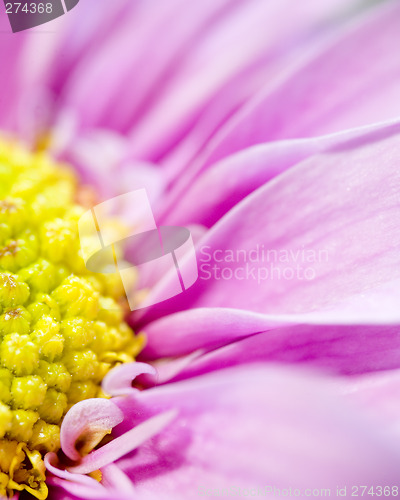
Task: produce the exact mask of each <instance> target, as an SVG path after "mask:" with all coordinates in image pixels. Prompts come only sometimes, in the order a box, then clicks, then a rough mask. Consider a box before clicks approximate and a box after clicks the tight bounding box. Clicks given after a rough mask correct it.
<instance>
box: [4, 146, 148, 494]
mask: <svg viewBox="0 0 400 500" xmlns="http://www.w3.org/2000/svg"><path fill="white" fill-rule="evenodd" d="M79 194H80V191H79V189H78V187H77V184H76V179H75V177H74V175H73V173H72V172H71V171H69V170H68V169H67V168H65V167H63V166H61V165H57V164H54V163H53V162H52V161H51V159H50V158H49V157H48V156H46V154H45V153H43V152H34V153H30V152H28V151H25V150H23V149H22V148H21V147H20V146H18V145H16V144H14V143H11V142H10V141H5V140H1V139H0V496H4V497H7V496H8V497H12V496H13V494H14V493H15V491H22V490H27V491H28V492H30V493H31V494H32V495H34V496H35V497H37V498H39V499H44V498H46V497H47V486H46V483H45V467H44V463H43V456H44V454H45V453H46V452H48V451H58V449H59V448H60V440H59V433H60V424H61V421H62V419H63V416H64V415H65V413H66V412H67V411H68V409H69V408H70V407H71V406H72V405H73V404H74V403H77V402H78V401H81V400H83V399H87V398H92V397H104V394H103V393H102V390H101V387H100V384H101V381H102V379H103V377H104V376H105V374H106V373H107V372H108V371H109V370H110V369H111V368H112V367H113V366H115V365H116V364H118V363H121V362H129V361H133V359H134V357H135V356H136V355H137V354H138V352H140V350H141V349H142V347H143V342H144V339H143V337H142V336H140V335H139V336H134V334H133V332H132V331H131V329H130V328H129V327H128V325H127V324H126V323H125V322H124V320H123V317H124V310H123V307H122V305H121V302H120V299H121V297H123V295H124V290H123V285H122V283H121V281H120V278H119V276H118V274H115V275H112V274H111V275H101V274H94V273H91V272H90V271H88V270H87V269H86V267H85V265H84V262H83V259H82V257H81V255H80V242H79V237H78V226H77V221H78V219H79V217H80V216H81V215H82V214H83V213H84V212H85V211H86V210H87V207H83V206H82V205H80V204H79V203H77V199H78V197H79Z"/></svg>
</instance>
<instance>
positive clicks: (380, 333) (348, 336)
mask: <svg viewBox="0 0 400 500" xmlns="http://www.w3.org/2000/svg"><path fill="white" fill-rule="evenodd" d="M399 333H400V329H399V326H397V325H396V326H383V325H382V326H372V325H369V326H367V325H362V326H360V325H357V326H355V325H352V326H344V325H336V326H334V325H332V326H329V325H323V326H318V325H297V326H289V327H284V328H276V329H273V330H269V331H266V332H261V333H257V334H253V335H249V336H248V337H246V338H244V339H241V340H238V341H236V342H232V343H230V344H229V345H225V346H223V347H221V348H219V349H214V350H212V351H210V352H208V353H205V354H203V355H199V356H196V357H194V358H193V359H192V360H191V363H190V364H186V366H184V367H183V369H182V370H181V371H180V372H178V373H176V374H174V373H173V372H172V375H173V377H171V378H172V379H173V380H181V379H184V378H188V377H197V376H199V375H202V374H205V373H209V372H211V371H215V370H221V369H222V368H226V367H230V366H238V365H241V364H242V365H243V364H244V365H248V364H249V363H256V362H260V363H261V362H263V363H271V362H280V363H288V364H289V363H290V364H294V363H296V364H298V365H306V366H312V367H318V368H321V369H323V370H324V371H325V372H328V373H334V374H342V375H343V374H344V375H357V374H363V373H366V372H375V371H378V370H391V369H394V368H399V367H400V335H399ZM178 360H179V358H178ZM178 360H174V361H172V362H171V361H170V362H168V361H167V360H166V361H165V365H166V366H164V370H165V371H166V372H168V364H169V363H171V364H172V366H174V365H175V364H176V363H178ZM164 381H165V380H163V381H162V382H164ZM162 382H161V383H162ZM147 385H154V382H153V381H148V382H147Z"/></svg>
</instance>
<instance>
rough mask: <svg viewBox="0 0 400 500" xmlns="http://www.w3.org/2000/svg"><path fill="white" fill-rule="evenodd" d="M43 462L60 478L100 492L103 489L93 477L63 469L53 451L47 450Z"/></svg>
mask: <svg viewBox="0 0 400 500" xmlns="http://www.w3.org/2000/svg"><path fill="white" fill-rule="evenodd" d="M44 463H45V465H46V468H47V470H48V471H49V472H51V473H52V474H53V475H54V476H56V477H58V478H60V479H66V480H68V481H71V482H73V483H74V484H75V485H77V486H78V485H79V486H83V487H85V488H88V489H91V490H93V491H94V492H100V491H102V490H104V487H103V486H102V485H101V484H100V483H98V482H97V481H96V480H95V479H93V478H92V477H89V476H85V475H84V474H72V473H71V472H68V471H67V470H65V469H61V468H60V467H59V465H60V462H59V460H58V458H57V455H56V454H55V453H53V452H49V453H47V454H46V456H45V457H44Z"/></svg>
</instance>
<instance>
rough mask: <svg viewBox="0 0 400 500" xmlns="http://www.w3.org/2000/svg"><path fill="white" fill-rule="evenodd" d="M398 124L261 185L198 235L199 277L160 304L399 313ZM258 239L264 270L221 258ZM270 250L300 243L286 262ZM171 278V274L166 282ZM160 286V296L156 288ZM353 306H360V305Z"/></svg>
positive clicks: (357, 319)
mask: <svg viewBox="0 0 400 500" xmlns="http://www.w3.org/2000/svg"><path fill="white" fill-rule="evenodd" d="M398 131H399V126H398V125H392V126H390V127H384V128H383V129H382V130H378V131H375V132H371V133H369V134H367V135H366V136H365V137H363V138H362V139H358V140H355V141H353V142H352V141H350V142H349V143H346V144H345V145H342V146H341V147H338V148H337V149H335V150H332V151H331V152H329V153H325V154H321V155H318V156H315V157H312V158H309V159H308V160H306V161H304V162H302V163H300V164H298V165H297V166H296V167H294V168H292V169H290V170H288V171H287V172H285V173H284V174H283V175H280V176H279V177H277V178H276V179H275V180H274V181H273V182H271V183H267V184H265V185H264V186H263V187H261V188H260V189H258V190H257V191H255V192H253V193H252V194H251V195H250V196H248V197H247V198H246V199H245V200H243V201H242V202H241V203H240V204H239V205H237V206H236V207H235V208H234V209H232V210H231V211H230V212H228V214H227V215H226V216H225V217H223V218H222V219H221V220H220V221H219V222H218V223H217V224H216V225H215V226H214V227H213V228H212V229H211V230H210V231H209V232H208V233H207V234H206V236H205V237H204V238H203V239H202V240H201V241H200V242H199V244H198V246H197V249H198V252H197V255H198V260H199V262H198V264H199V266H200V273H199V279H198V281H197V282H196V283H195V285H193V286H192V287H191V288H190V289H188V290H187V291H186V292H185V293H183V294H181V295H179V296H177V297H174V298H173V299H170V300H169V301H168V302H166V303H164V304H163V306H162V307H160V306H158V311H159V313H161V312H162V314H163V315H164V316H165V315H166V313H168V312H170V313H172V312H176V311H179V310H182V309H190V308H194V307H202V308H208V307H225V308H237V309H245V310H249V311H253V312H258V313H266V314H272V315H289V314H290V315H292V314H293V315H299V314H305V315H313V314H316V313H318V314H319V313H320V312H321V311H322V312H323V313H324V314H325V313H326V314H327V315H328V316H329V315H330V317H333V318H334V317H335V315H339V322H340V321H341V320H342V321H343V318H348V319H349V321H351V322H353V323H364V322H365V319H366V318H368V321H371V320H372V322H373V323H377V322H382V321H383V322H384V323H387V322H388V320H387V319H385V315H388V317H389V318H390V320H389V321H391V322H393V323H394V322H398V321H399V308H398V307H397V306H396V297H399V294H400V288H399V284H400V260H399V258H400V257H399V256H400V253H399V251H398V250H399V246H400V233H399V231H398V220H399V219H400V208H399V207H400V205H399V203H398V201H399V192H400V174H399V170H398V163H399V161H400V151H399V148H398V140H399V135H398ZM377 166H379V168H378V167H377ZM257 248H258V249H259V250H260V249H264V251H265V253H264V262H263V261H262V258H261V257H260V256H259V257H257V258H256V259H254V258H253V261H251V262H249V259H247V264H249V267H250V268H252V269H254V274H255V277H254V276H251V275H249V276H248V277H247V278H246V276H245V273H246V263H245V262H244V261H243V257H241V258H235V259H234V260H236V262H227V261H224V262H222V264H221V262H220V260H221V254H222V252H224V251H233V252H234V254H235V253H236V252H237V251H240V252H242V253H243V251H244V252H247V253H246V255H249V252H250V251H253V252H254V251H255V250H256V249H257ZM303 250H304V251H305V252H306V251H309V252H311V253H312V254H313V256H314V257H313V262H312V263H311V264H308V262H307V259H306V258H305V257H304V255H303V257H302V256H301V252H302V251H303ZM205 251H207V252H206V253H207V255H205ZM267 251H272V252H276V255H278V253H279V252H284V253H285V252H286V255H287V254H289V252H292V253H293V252H294V256H292V257H290V258H288V259H289V260H288V262H284V261H282V260H279V259H278V258H277V257H276V258H275V257H274V254H272V257H269V258H270V261H269V263H268V262H266V261H265V259H266V258H267V257H265V255H266V252H267ZM214 252H217V254H215V253H214ZM299 252H300V253H299ZM253 255H254V254H253ZM296 259H297V260H296ZM299 259H300V261H299ZM254 260H255V262H254ZM271 260H272V262H271ZM184 265H185V264H182V266H184ZM205 265H207V266H208V268H207V269H208V271H209V270H210V269H211V267H212V266H214V265H216V266H219V268H220V269H221V267H222V268H227V271H229V276H228V278H229V279H228V278H227V279H221V277H219V278H218V276H216V275H215V274H214V273H211V274H208V273H206V272H205V271H204V266H205ZM298 265H300V268H301V269H302V270H303V272H304V270H305V269H306V268H308V267H311V271H312V278H313V279H305V277H304V275H302V276H301V275H298V274H296V266H298ZM202 266H203V269H202ZM271 266H272V267H273V268H274V269H275V271H272V270H271ZM265 268H266V269H267V271H269V275H268V276H266V275H265V272H264V271H262V275H261V276H262V277H264V278H263V279H261V280H258V279H257V273H258V272H261V271H259V270H260V269H261V270H263V269H265ZM236 269H239V271H240V273H241V274H240V276H238V277H237V278H236V277H235V276H234V275H233V273H234V272H236ZM243 269H244V270H243ZM286 269H288V271H289V278H290V279H289V278H287V272H286V271H285V270H286ZM285 272H286V274H284V273H285ZM243 273H244V274H243ZM272 273H274V274H272ZM279 275H280V279H279ZM243 276H244V278H243ZM271 276H272V278H273V279H271ZM285 276H286V277H285ZM274 277H275V278H274ZM166 285H167V279H165V281H164V283H161V284H160V289H162V287H163V286H166ZM153 294H154V295H153V297H152V300H154V299H155V298H156V297H157V289H154V290H153ZM372 297H373V298H374V300H372ZM388 298H389V300H388ZM349 304H350V305H352V307H351V308H350V307H349ZM353 306H354V310H355V311H356V314H352V313H351V310H352V308H353ZM156 309H157V308H155V307H154V308H150V309H149V310H148V312H147V313H144V314H143V313H142V316H140V315H138V314H137V315H136V317H137V318H140V319H141V321H142V322H143V323H144V322H149V320H150V319H154V318H156V317H157V313H156ZM382 310H384V311H385V314H382ZM342 313H343V316H342V317H341V314H342ZM319 315H320V317H321V316H323V314H319ZM133 317H134V318H135V316H133ZM374 317H375V321H374V320H373V318H374ZM324 322H325V321H323V323H324ZM168 334H169V335H174V332H173V331H172V332H171V331H170V332H169V333H168ZM149 342H150V344H151V338H150V339H149ZM150 344H149V345H150Z"/></svg>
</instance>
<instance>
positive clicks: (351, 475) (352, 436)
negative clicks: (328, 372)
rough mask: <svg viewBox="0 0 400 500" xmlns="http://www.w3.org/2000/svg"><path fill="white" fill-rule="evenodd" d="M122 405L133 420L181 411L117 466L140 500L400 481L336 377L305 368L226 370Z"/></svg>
mask: <svg viewBox="0 0 400 500" xmlns="http://www.w3.org/2000/svg"><path fill="white" fill-rule="evenodd" d="M118 405H119V406H120V408H121V409H123V411H124V413H125V414H126V415H127V417H128V416H129V419H131V418H132V419H133V421H134V422H135V421H141V420H142V418H143V417H141V416H140V415H141V414H142V413H143V414H144V415H145V416H146V417H145V418H147V416H148V414H149V413H152V412H158V411H160V410H161V409H168V408H172V407H173V408H177V409H178V410H179V415H178V417H177V419H176V421H174V422H173V423H172V424H171V426H170V427H169V428H168V429H166V430H165V431H162V432H161V433H160V434H159V435H157V436H155V437H154V438H152V439H151V440H150V441H148V442H147V443H146V444H144V445H142V446H141V447H140V448H139V449H138V450H137V451H136V452H135V454H132V455H130V456H129V457H127V458H125V459H122V460H120V461H119V466H120V467H122V469H123V470H124V471H125V472H126V473H127V474H128V475H129V476H130V477H131V478H132V480H133V482H134V483H135V485H136V491H137V494H138V496H139V498H147V497H146V495H147V494H157V493H158V494H159V495H160V496H161V498H168V499H174V500H180V499H182V500H190V499H192V498H193V499H194V498H198V496H199V494H201V492H204V491H205V490H207V491H211V490H213V489H214V490H215V491H216V490H218V491H221V490H222V489H226V488H232V487H236V488H266V487H267V486H272V487H273V486H275V487H277V488H288V487H292V488H300V489H304V488H309V487H311V488H331V489H332V491H336V487H337V486H338V485H340V486H341V487H344V486H345V485H347V487H348V488H349V487H350V485H354V484H369V485H378V484H385V485H395V484H397V479H398V466H399V460H400V455H399V453H398V450H397V446H396V445H395V443H393V440H390V439H388V437H387V436H385V433H384V432H383V431H382V425H380V424H381V423H380V422H379V425H378V423H377V422H376V421H375V420H374V419H371V418H369V415H368V414H363V412H362V411H361V410H360V409H359V408H358V407H356V406H355V405H352V404H349V403H348V402H346V401H345V400H344V398H343V397H340V395H339V391H338V390H337V387H336V386H335V384H334V383H333V382H332V381H331V380H329V379H328V380H327V379H324V378H322V377H320V376H317V377H315V376H313V375H311V374H308V373H307V372H303V371H299V370H297V371H296V370H285V369H282V368H277V367H269V368H266V367H260V366H254V365H253V366H251V367H243V368H235V369H231V370H223V371H220V372H219V373H215V374H209V375H207V376H203V377H199V378H197V379H195V380H190V381H185V382H179V383H175V384H168V385H166V386H162V387H157V388H155V389H149V390H147V391H143V392H142V393H141V394H140V398H138V400H136V399H135V400H133V399H132V398H123V399H122V398H121V399H119V400H118ZM138 405H139V408H138ZM138 410H140V411H138ZM129 419H127V420H126V422H128V420H129ZM129 425H131V424H129ZM126 426H127V424H122V426H121V429H120V432H124V427H126ZM203 494H204V493H203ZM331 496H334V494H332V495H331Z"/></svg>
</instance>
